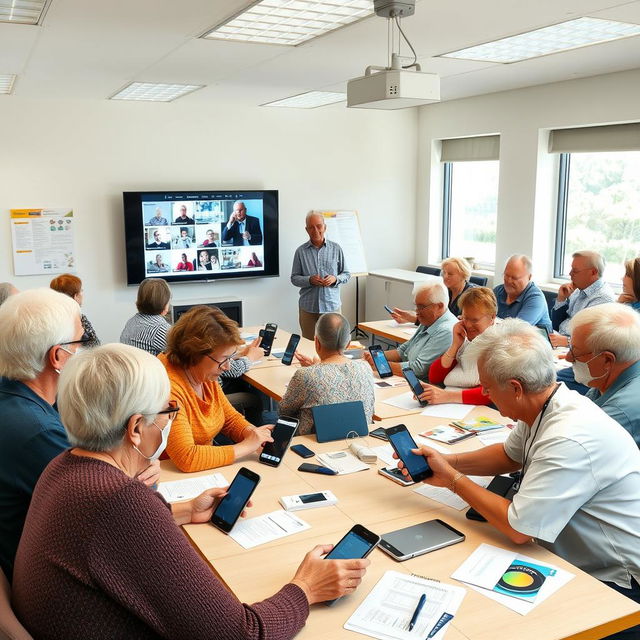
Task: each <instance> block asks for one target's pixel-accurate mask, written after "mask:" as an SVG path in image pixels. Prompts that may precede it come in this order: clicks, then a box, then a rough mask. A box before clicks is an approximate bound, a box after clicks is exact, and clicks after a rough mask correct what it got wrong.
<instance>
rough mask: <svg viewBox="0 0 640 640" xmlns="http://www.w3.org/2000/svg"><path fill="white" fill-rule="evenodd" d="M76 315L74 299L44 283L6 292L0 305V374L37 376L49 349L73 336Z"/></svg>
mask: <svg viewBox="0 0 640 640" xmlns="http://www.w3.org/2000/svg"><path fill="white" fill-rule="evenodd" d="M79 318H80V306H79V305H78V303H77V302H76V301H75V300H74V299H73V298H70V297H69V296H67V295H65V294H64V293H59V292H58V291H54V290H53V289H49V288H48V287H47V288H46V289H45V288H42V289H30V290H29V291H22V292H21V293H16V294H15V295H13V296H9V298H8V299H7V301H6V302H5V303H4V304H3V305H2V306H1V307H0V376H5V377H6V378H9V379H11V380H34V379H35V378H37V377H38V375H40V374H41V373H42V371H43V370H44V368H45V366H46V357H47V353H48V352H49V349H51V347H53V346H54V345H56V344H60V343H62V342H70V341H71V340H73V338H74V334H75V332H76V330H77V329H76V327H77V325H76V321H77V319H79Z"/></svg>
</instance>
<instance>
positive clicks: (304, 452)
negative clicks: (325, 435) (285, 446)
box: [289, 444, 316, 458]
mask: <svg viewBox="0 0 640 640" xmlns="http://www.w3.org/2000/svg"><path fill="white" fill-rule="evenodd" d="M289 449H291V451H293V452H294V453H297V454H298V455H299V456H300V457H301V458H313V456H315V455H316V454H315V453H314V452H313V451H311V449H309V447H305V446H304V445H303V444H294V445H293V446H291V447H289Z"/></svg>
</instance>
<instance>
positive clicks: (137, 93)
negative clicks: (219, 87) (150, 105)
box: [110, 82, 204, 102]
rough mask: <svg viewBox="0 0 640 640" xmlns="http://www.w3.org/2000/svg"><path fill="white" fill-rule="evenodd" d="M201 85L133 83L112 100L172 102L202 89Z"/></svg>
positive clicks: (112, 97)
mask: <svg viewBox="0 0 640 640" xmlns="http://www.w3.org/2000/svg"><path fill="white" fill-rule="evenodd" d="M203 86H204V85H201V84H161V83H156V82H132V83H131V84H130V85H127V86H126V87H125V88H124V89H121V90H120V91H118V93H116V94H115V95H113V96H111V98H110V100H149V101H151V102H171V101H172V100H175V99H176V98H181V97H182V96H186V95H187V93H191V92H192V91H197V90H198V89H202V87H203Z"/></svg>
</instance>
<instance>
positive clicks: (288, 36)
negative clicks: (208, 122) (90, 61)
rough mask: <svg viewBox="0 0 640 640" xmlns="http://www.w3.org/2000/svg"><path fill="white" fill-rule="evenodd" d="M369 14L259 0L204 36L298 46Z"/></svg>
mask: <svg viewBox="0 0 640 640" xmlns="http://www.w3.org/2000/svg"><path fill="white" fill-rule="evenodd" d="M0 1H1V0H0ZM370 15H373V3H372V2H371V0H324V1H320V2H319V1H317V0H259V2H256V3H254V4H252V5H250V6H249V8H248V9H246V10H245V11H243V12H242V13H240V14H238V15H236V16H234V17H233V18H231V19H230V20H228V21H227V22H224V23H222V24H219V25H218V26H216V27H214V28H213V29H212V30H211V31H209V32H207V33H205V34H204V35H203V36H202V37H203V38H211V39H215V40H237V41H240V42H258V43H263V44H281V45H289V46H295V45H297V44H301V43H302V42H306V41H307V40H311V38H316V37H318V36H321V35H323V34H325V33H328V32H329V31H333V30H334V29H339V28H340V27H344V26H345V25H348V24H351V23H353V22H356V21H358V20H361V19H362V18H366V17H367V16H370Z"/></svg>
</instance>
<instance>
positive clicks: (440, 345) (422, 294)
mask: <svg viewBox="0 0 640 640" xmlns="http://www.w3.org/2000/svg"><path fill="white" fill-rule="evenodd" d="M415 304H416V314H415V315H416V318H417V320H418V323H419V326H418V329H417V331H416V332H415V333H414V334H413V336H411V338H410V339H409V340H407V342H405V343H404V344H401V345H400V346H399V347H398V348H397V349H389V351H385V356H386V357H387V360H388V361H389V366H390V367H391V370H392V371H393V373H394V374H395V375H397V376H400V375H402V370H403V369H404V368H405V367H411V369H413V372H414V373H415V374H416V376H418V378H420V379H421V380H427V379H428V375H429V367H430V366H431V364H432V363H433V362H434V361H435V360H436V359H437V358H439V357H440V356H441V355H442V354H443V353H444V352H445V351H446V350H447V349H448V348H449V347H450V346H451V340H452V331H453V327H454V326H455V324H456V322H457V319H456V317H455V316H454V315H453V314H452V313H451V311H449V309H448V308H447V304H448V296H447V290H446V289H445V287H444V285H443V284H442V283H441V282H437V281H434V282H428V283H426V284H422V285H421V286H420V287H419V288H418V289H417V291H416V294H415ZM363 357H364V359H365V360H366V361H367V362H368V363H369V364H370V365H371V368H372V369H373V368H374V364H373V360H372V359H371V355H370V354H369V353H368V352H367V351H365V352H364V356H363Z"/></svg>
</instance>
